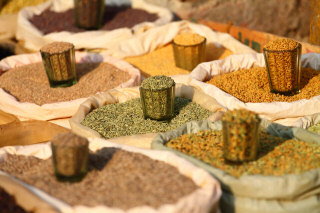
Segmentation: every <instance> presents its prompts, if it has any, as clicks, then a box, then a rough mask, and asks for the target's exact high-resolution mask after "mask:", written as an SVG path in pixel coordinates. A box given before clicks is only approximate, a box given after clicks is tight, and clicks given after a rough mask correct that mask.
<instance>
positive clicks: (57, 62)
mask: <svg viewBox="0 0 320 213" xmlns="http://www.w3.org/2000/svg"><path fill="white" fill-rule="evenodd" d="M40 53H41V56H42V62H43V64H44V68H45V70H46V73H47V76H48V80H49V83H50V86H51V87H69V86H72V85H74V84H76V83H77V75H76V63H75V52H74V46H73V44H71V43H68V42H53V43H50V44H47V45H45V46H43V47H42V48H41V49H40Z"/></svg>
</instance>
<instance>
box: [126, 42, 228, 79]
mask: <svg viewBox="0 0 320 213" xmlns="http://www.w3.org/2000/svg"><path fill="white" fill-rule="evenodd" d="M231 54H232V52H231V51H230V50H228V49H226V48H224V47H223V46H221V47H217V46H216V45H215V44H212V43H210V44H208V45H207V54H206V56H207V57H206V61H213V60H217V59H223V58H225V57H227V56H229V55H231ZM124 60H126V61H127V62H129V63H130V64H132V65H134V66H136V67H137V68H138V69H140V71H141V73H142V74H143V75H144V76H145V77H149V76H155V75H180V74H189V73H190V71H188V70H185V69H182V68H179V67H177V66H176V64H175V61H174V55H173V47H172V44H169V45H166V46H163V47H160V48H159V49H156V50H154V51H152V52H150V53H148V54H145V55H142V56H135V57H127V58H125V59H124Z"/></svg>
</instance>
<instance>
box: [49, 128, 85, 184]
mask: <svg viewBox="0 0 320 213" xmlns="http://www.w3.org/2000/svg"><path fill="white" fill-rule="evenodd" d="M51 148H52V159H53V166H54V172H55V175H56V178H57V180H59V181H69V182H76V181H80V180H82V178H83V177H84V176H85V175H86V174H87V171H88V156H89V148H88V140H87V139H86V138H83V137H80V136H77V135H75V134H73V133H71V132H68V133H62V134H59V135H57V136H55V137H54V138H53V140H52V142H51Z"/></svg>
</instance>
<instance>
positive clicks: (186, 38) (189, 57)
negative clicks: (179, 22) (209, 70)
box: [172, 33, 206, 71]
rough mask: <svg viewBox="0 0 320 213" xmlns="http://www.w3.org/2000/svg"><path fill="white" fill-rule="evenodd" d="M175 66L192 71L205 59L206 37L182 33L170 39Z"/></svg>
mask: <svg viewBox="0 0 320 213" xmlns="http://www.w3.org/2000/svg"><path fill="white" fill-rule="evenodd" d="M172 46H173V53H174V60H175V64H176V66H177V67H180V68H182V69H186V70H189V71H192V70H193V69H194V68H195V67H196V66H197V65H198V64H200V63H202V62H204V61H205V60H206V38H205V37H203V36H201V35H198V34H195V33H184V34H179V35H177V36H176V37H174V39H173V41H172Z"/></svg>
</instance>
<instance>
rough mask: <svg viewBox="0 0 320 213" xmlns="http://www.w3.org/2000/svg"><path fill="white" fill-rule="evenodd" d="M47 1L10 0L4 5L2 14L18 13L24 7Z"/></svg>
mask: <svg viewBox="0 0 320 213" xmlns="http://www.w3.org/2000/svg"><path fill="white" fill-rule="evenodd" d="M46 1H48V0H8V1H6V3H5V4H4V6H3V7H2V9H1V12H0V14H12V13H18V12H19V10H21V9H23V8H24V7H28V6H35V5H38V4H42V3H44V2H46Z"/></svg>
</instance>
